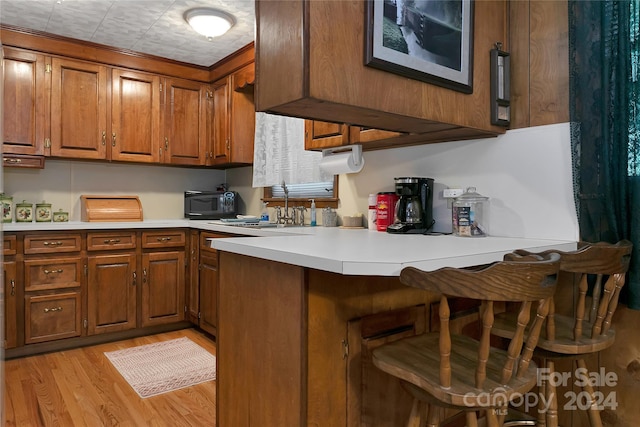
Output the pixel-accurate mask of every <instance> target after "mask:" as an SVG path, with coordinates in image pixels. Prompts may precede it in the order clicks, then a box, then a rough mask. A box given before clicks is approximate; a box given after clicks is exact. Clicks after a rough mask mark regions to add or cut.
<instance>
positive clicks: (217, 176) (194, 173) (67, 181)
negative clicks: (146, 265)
mask: <svg viewBox="0 0 640 427" xmlns="http://www.w3.org/2000/svg"><path fill="white" fill-rule="evenodd" d="M3 177H4V192H5V194H7V195H9V196H13V201H14V204H15V203H20V202H21V201H22V200H26V201H27V202H31V203H33V204H36V203H40V202H42V201H43V200H45V201H46V202H47V203H51V204H52V209H53V211H54V212H55V211H58V210H59V209H62V210H64V211H67V212H69V219H70V220H71V221H80V218H81V212H80V196H81V195H83V194H92V195H135V196H138V197H139V199H140V202H141V203H142V212H143V215H144V219H179V218H183V217H184V191H185V190H215V189H216V187H217V186H218V185H220V184H222V183H224V182H225V172H224V171H223V170H213V169H196V168H180V167H168V166H156V165H142V164H127V163H117V164H116V163H98V162H83V161H66V160H50V159H47V160H46V162H45V168H44V169H25V168H3Z"/></svg>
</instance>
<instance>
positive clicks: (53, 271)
mask: <svg viewBox="0 0 640 427" xmlns="http://www.w3.org/2000/svg"><path fill="white" fill-rule="evenodd" d="M43 271H44V274H51V273H62V272H63V271H64V270H62V269H61V268H59V269H57V270H47V269H46V268H45V269H44V270H43Z"/></svg>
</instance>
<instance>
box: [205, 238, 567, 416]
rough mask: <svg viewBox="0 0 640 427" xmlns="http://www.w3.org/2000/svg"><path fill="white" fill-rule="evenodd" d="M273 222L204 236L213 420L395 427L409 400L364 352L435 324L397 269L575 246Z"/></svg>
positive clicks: (425, 297)
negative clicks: (210, 268) (271, 228)
mask: <svg viewBox="0 0 640 427" xmlns="http://www.w3.org/2000/svg"><path fill="white" fill-rule="evenodd" d="M280 230H282V232H283V234H282V235H280V236H275V237H274V236H272V237H242V238H229V239H212V246H213V247H214V248H216V249H217V250H218V251H219V264H218V268H219V293H218V298H219V299H218V307H219V308H218V309H219V312H218V319H219V326H218V337H217V357H218V367H219V370H218V374H217V381H218V383H217V387H218V391H217V398H218V402H217V417H218V422H217V424H216V425H218V426H234V427H248V426H253V425H263V426H310V427H320V426H359V425H375V424H381V425H382V424H384V425H400V424H402V423H403V422H405V421H406V418H407V414H408V411H409V409H410V408H409V405H410V399H407V398H406V396H404V394H403V393H404V392H403V391H402V390H400V388H399V386H398V384H397V383H396V382H395V381H393V380H392V379H391V378H388V377H386V376H385V375H384V374H382V373H380V372H378V371H377V370H376V369H375V368H374V367H373V365H372V364H371V362H370V352H371V350H372V349H373V348H374V347H376V346H378V345H380V344H382V343H384V342H388V341H391V340H394V339H398V338H402V337H405V336H408V335H413V334H418V333H422V332H424V331H425V330H428V329H429V328H430V327H432V326H433V325H430V322H429V318H430V315H431V314H430V313H431V309H430V306H431V304H433V303H435V302H436V301H437V296H435V295H431V294H429V293H427V292H424V291H419V290H417V289H414V288H409V287H405V286H403V285H402V284H401V283H400V282H399V280H398V275H399V273H400V271H401V269H402V268H403V267H405V266H409V265H411V266H415V267H418V268H422V269H427V270H433V269H437V268H440V267H444V266H453V267H468V266H475V265H482V264H486V263H490V262H493V261H496V260H500V259H502V256H503V255H504V254H505V253H508V252H511V251H512V250H514V249H517V248H529V249H530V250H535V251H538V250H544V249H558V250H573V249H575V247H576V244H575V242H570V241H557V240H556V241H554V240H543V239H520V238H502V237H487V238H479V239H473V238H460V237H454V236H450V235H439V236H422V235H412V236H409V235H389V234H387V233H378V232H370V231H368V230H345V229H339V228H324V227H315V228H311V227H306V228H289V229H287V228H285V229H279V230H278V231H280ZM254 233H256V232H255V231H254ZM374 420H375V421H374ZM381 420H384V421H385V422H381Z"/></svg>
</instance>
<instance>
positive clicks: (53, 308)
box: [2, 228, 208, 357]
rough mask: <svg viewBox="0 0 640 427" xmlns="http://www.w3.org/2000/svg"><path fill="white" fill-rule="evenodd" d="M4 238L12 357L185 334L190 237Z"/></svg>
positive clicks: (121, 233) (166, 233)
mask: <svg viewBox="0 0 640 427" xmlns="http://www.w3.org/2000/svg"><path fill="white" fill-rule="evenodd" d="M3 237H4V248H3V253H4V256H5V261H4V263H3V265H4V289H3V290H4V294H5V298H4V304H5V306H4V315H5V316H4V317H5V319H4V324H5V331H4V333H5V341H4V342H3V343H2V345H3V346H4V348H5V349H7V350H9V351H8V352H7V357H16V356H24V355H30V354H37V353H40V352H43V351H51V350H55V349H64V348H72V347H75V346H77V345H79V344H80V343H82V342H84V340H85V339H87V341H91V342H94V343H95V342H101V340H108V339H110V338H109V336H108V334H112V333H113V334H115V335H114V336H123V335H127V336H131V335H132V334H133V335H135V334H140V335H142V334H144V333H145V331H142V328H146V327H152V328H151V329H150V331H151V330H153V331H157V330H166V329H171V328H175V327H182V326H186V325H182V324H181V323H182V322H183V321H184V319H185V312H186V305H185V291H186V289H185V280H186V276H187V271H186V268H185V265H186V262H185V242H186V231H185V230H184V229H181V228H175V229H157V230H144V231H136V230H132V229H123V230H117V229H116V230H107V231H74V232H69V233H62V234H61V233H60V232H59V231H58V232H16V233H5V234H4V236H3ZM196 240H197V239H196ZM207 317H208V315H207ZM137 329H140V331H139V332H138V331H134V330H137ZM100 335H104V337H98V336H100ZM91 337H93V338H91ZM68 338H74V339H73V340H68V341H65V340H66V339H68Z"/></svg>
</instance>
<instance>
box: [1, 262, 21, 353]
mask: <svg viewBox="0 0 640 427" xmlns="http://www.w3.org/2000/svg"><path fill="white" fill-rule="evenodd" d="M3 266H4V347H3V348H5V349H7V348H14V347H15V346H16V345H17V344H18V329H17V326H18V317H17V312H16V309H17V305H16V301H17V297H16V292H17V289H16V287H17V280H18V277H17V271H16V262H15V261H5V262H4V263H3Z"/></svg>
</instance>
